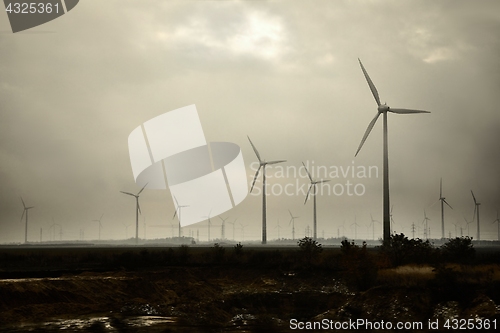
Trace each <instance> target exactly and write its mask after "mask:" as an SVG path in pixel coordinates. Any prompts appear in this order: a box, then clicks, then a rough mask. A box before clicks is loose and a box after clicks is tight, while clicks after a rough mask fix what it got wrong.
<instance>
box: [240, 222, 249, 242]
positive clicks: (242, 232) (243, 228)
mask: <svg viewBox="0 0 500 333" xmlns="http://www.w3.org/2000/svg"><path fill="white" fill-rule="evenodd" d="M240 225H241V238H242V240H245V227H246V226H248V224H245V225H243V224H241V223H240Z"/></svg>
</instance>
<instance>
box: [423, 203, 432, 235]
mask: <svg viewBox="0 0 500 333" xmlns="http://www.w3.org/2000/svg"><path fill="white" fill-rule="evenodd" d="M430 220H431V219H430V218H428V217H427V213H426V212H425V209H424V220H423V221H422V223H423V224H425V233H424V235H425V238H426V239H429V226H428V223H427V221H430Z"/></svg>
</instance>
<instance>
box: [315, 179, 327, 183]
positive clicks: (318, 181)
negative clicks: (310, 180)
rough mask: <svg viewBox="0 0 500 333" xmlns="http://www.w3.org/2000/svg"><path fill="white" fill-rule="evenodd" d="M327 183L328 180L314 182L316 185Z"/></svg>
mask: <svg viewBox="0 0 500 333" xmlns="http://www.w3.org/2000/svg"><path fill="white" fill-rule="evenodd" d="M329 181H330V179H322V180H318V181H317V182H316V184H321V183H326V182H329Z"/></svg>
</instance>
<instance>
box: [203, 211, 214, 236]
mask: <svg viewBox="0 0 500 333" xmlns="http://www.w3.org/2000/svg"><path fill="white" fill-rule="evenodd" d="M210 214H212V210H211V209H210V212H209V213H208V215H207V216H203V217H206V218H207V219H208V241H209V242H210V226H211V225H212V221H211V220H210Z"/></svg>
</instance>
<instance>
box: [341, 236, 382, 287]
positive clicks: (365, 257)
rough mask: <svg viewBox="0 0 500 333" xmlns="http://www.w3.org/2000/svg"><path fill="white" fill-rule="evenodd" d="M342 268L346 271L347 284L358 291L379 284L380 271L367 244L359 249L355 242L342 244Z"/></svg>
mask: <svg viewBox="0 0 500 333" xmlns="http://www.w3.org/2000/svg"><path fill="white" fill-rule="evenodd" d="M340 252H341V253H342V256H341V258H340V267H341V269H342V270H343V271H344V277H345V280H346V283H347V284H348V285H350V286H351V287H354V288H357V289H358V290H367V289H369V288H371V287H373V286H374V285H375V283H376V282H377V275H378V269H377V265H375V262H374V261H373V258H372V256H371V255H370V254H369V253H368V251H367V249H366V242H363V245H362V246H361V247H359V246H358V245H356V243H354V241H351V242H349V240H347V239H344V240H343V241H342V242H341V246H340Z"/></svg>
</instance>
